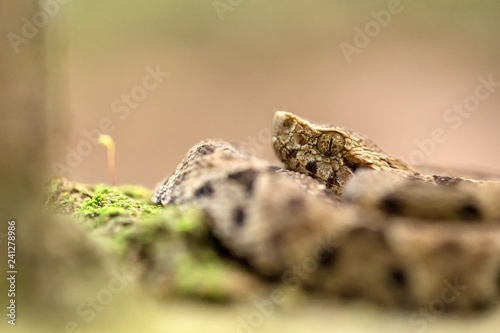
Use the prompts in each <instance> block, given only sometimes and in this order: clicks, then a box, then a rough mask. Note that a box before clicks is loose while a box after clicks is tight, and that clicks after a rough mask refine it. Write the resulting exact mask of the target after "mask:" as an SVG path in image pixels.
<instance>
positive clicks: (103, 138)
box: [97, 134, 116, 186]
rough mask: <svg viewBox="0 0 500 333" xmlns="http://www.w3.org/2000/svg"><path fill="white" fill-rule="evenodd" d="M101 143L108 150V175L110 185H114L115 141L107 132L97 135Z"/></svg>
mask: <svg viewBox="0 0 500 333" xmlns="http://www.w3.org/2000/svg"><path fill="white" fill-rule="evenodd" d="M97 142H99V143H100V144H101V145H103V146H105V147H106V149H107V150H108V170H109V177H110V178H111V185H113V186H114V185H115V183H116V182H115V142H114V141H113V138H112V137H111V136H109V135H107V134H101V135H99V139H98V140H97Z"/></svg>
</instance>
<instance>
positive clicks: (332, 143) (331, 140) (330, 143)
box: [316, 133, 344, 156]
mask: <svg viewBox="0 0 500 333" xmlns="http://www.w3.org/2000/svg"><path fill="white" fill-rule="evenodd" d="M316 147H317V148H318V150H319V151H320V153H322V154H323V155H326V156H332V155H336V154H338V153H340V152H341V151H342V149H343V148H344V137H343V136H342V135H341V134H339V133H324V134H321V136H320V137H319V139H318V143H317V144H316Z"/></svg>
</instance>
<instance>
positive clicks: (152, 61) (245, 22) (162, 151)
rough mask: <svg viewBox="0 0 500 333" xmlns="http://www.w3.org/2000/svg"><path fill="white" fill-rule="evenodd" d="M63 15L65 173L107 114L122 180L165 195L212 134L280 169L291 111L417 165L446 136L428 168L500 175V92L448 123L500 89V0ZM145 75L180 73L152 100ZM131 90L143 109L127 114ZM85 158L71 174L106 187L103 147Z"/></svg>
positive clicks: (243, 4) (201, 4) (165, 6)
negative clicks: (427, 143)
mask: <svg viewBox="0 0 500 333" xmlns="http://www.w3.org/2000/svg"><path fill="white" fill-rule="evenodd" d="M63 7H64V8H63ZM391 8H392V9H393V10H394V11H395V12H397V13H396V14H390V22H389V23H388V24H385V25H386V26H385V27H384V26H381V25H380V23H376V22H377V21H376V19H375V16H374V14H373V11H375V12H376V13H379V15H382V14H380V13H381V12H380V11H381V10H383V11H385V12H383V13H390V11H389V10H390V9H391ZM63 11H64V15H65V19H64V20H63V19H61V20H60V22H66V28H65V29H64V31H65V32H64V33H63V35H62V38H63V39H62V40H63V41H64V40H67V41H68V44H67V45H63V48H62V49H66V50H67V53H68V62H67V68H68V73H69V75H68V76H69V85H68V86H67V87H66V89H67V93H68V96H69V97H68V103H67V108H68V114H69V115H70V116H69V121H70V124H71V127H70V130H71V136H70V137H67V138H66V139H67V141H65V142H63V144H62V148H64V149H63V151H61V152H60V154H59V155H58V156H56V157H54V158H53V161H52V162H58V163H62V164H65V165H67V163H66V161H65V160H66V157H67V156H66V154H67V149H74V150H77V149H78V148H80V149H82V148H85V147H86V146H85V144H84V143H82V142H83V141H86V140H88V139H87V138H86V136H85V135H84V134H83V131H84V130H87V131H90V130H92V129H98V128H99V125H100V122H101V121H102V120H103V119H109V121H108V122H109V124H108V125H107V126H108V127H112V128H113V130H112V131H111V132H110V134H111V135H112V136H113V138H114V140H115V142H116V145H117V181H118V183H119V184H122V183H138V184H143V185H146V186H150V187H151V186H153V185H154V184H155V183H156V182H157V181H158V180H160V179H161V178H162V177H164V176H167V175H168V174H170V173H171V172H172V171H173V169H174V168H175V166H176V165H177V164H178V162H179V161H180V160H181V159H182V157H183V156H184V154H185V152H186V151H187V150H188V149H189V148H190V147H191V146H192V145H193V144H195V143H196V142H198V141H199V140H201V139H204V138H221V139H227V140H232V141H242V142H245V143H247V144H250V145H253V146H254V148H255V149H254V150H255V151H256V152H257V154H258V155H259V156H261V157H264V158H267V159H273V160H274V157H273V154H272V151H271V148H270V143H269V142H268V139H269V135H268V134H269V132H268V130H269V127H270V122H271V119H272V115H273V112H274V111H275V110H280V109H286V110H288V111H290V112H293V113H296V114H298V115H300V116H302V117H305V118H308V119H310V120H313V121H316V122H320V123H334V124H337V125H341V126H345V127H349V128H352V129H355V130H358V131H359V132H362V133H364V134H366V135H368V136H370V137H371V138H372V139H373V140H374V141H375V142H377V143H378V144H379V145H380V146H381V147H382V148H384V149H385V150H386V151H388V152H390V153H393V154H396V155H398V156H401V157H403V158H405V159H407V160H408V159H409V158H410V156H411V154H412V153H413V152H414V151H416V150H417V151H422V149H421V148H418V146H417V144H416V143H415V141H416V140H425V139H427V140H428V139H430V138H431V137H432V132H433V130H434V129H436V128H441V129H442V131H443V132H444V133H445V135H446V139H444V140H442V141H444V142H440V143H436V144H435V148H432V147H430V148H429V149H430V150H431V153H429V154H426V155H425V163H430V164H444V165H459V166H465V167H482V166H485V167H488V168H489V169H493V170H500V156H499V154H497V146H499V145H500V136H499V135H498V129H499V121H500V112H499V111H500V107H499V105H500V87H496V88H495V89H498V91H496V90H495V91H493V92H491V93H490V95H489V96H488V98H486V99H485V100H483V101H480V103H479V105H478V106H477V108H476V109H475V110H474V111H473V112H471V114H470V117H468V118H463V117H460V118H458V120H457V118H456V117H457V116H456V115H455V116H454V117H455V118H454V119H455V120H454V122H451V120H450V121H448V122H447V121H445V120H444V119H443V117H444V115H445V114H446V112H447V110H448V109H450V108H452V107H453V106H454V104H455V103H463V101H464V100H465V99H466V98H467V97H468V96H471V95H474V92H475V89H476V87H478V85H479V84H480V82H479V81H478V77H484V78H485V79H486V78H488V76H489V75H492V78H493V80H494V81H497V82H500V38H499V37H500V35H499V34H500V3H498V2H495V1H463V2H454V1H441V2H439V3H432V4H430V3H429V2H427V1H426V2H418V1H401V2H400V4H399V5H395V4H394V2H391V1H341V0H336V1H326V0H323V1H320V0H314V1H307V2H306V1H269V0H253V1H245V0H243V1H239V0H232V1H229V0H221V1H182V0H176V1H155V0H153V1H148V2H137V1H128V0H127V1H120V2H118V1H115V2H111V1H96V0H87V1H75V2H70V3H69V4H67V5H62V6H61V13H63ZM61 15H62V14H61ZM386 19H387V17H386ZM56 22H57V21H56ZM61 24H62V23H61ZM377 26H378V27H379V31H377ZM365 28H368V29H372V30H370V33H371V34H372V35H373V37H369V43H367V42H366V40H365V41H364V42H365V44H368V45H362V44H359V42H360V41H359V40H358V41H357V42H358V46H359V45H362V46H364V47H362V48H361V47H360V48H358V53H353V54H351V56H350V59H349V60H350V61H348V59H347V58H346V56H345V54H344V52H343V51H342V48H341V45H344V46H345V45H347V44H350V45H351V46H352V47H356V43H355V36H356V35H357V34H359V33H357V31H359V30H356V29H361V30H365ZM359 38H361V37H358V39H359ZM61 43H64V42H61ZM342 43H344V44H342ZM61 45H62V44H61ZM147 68H149V71H151V70H155V68H159V70H161V71H162V72H168V76H166V77H163V78H161V80H162V81H161V82H160V83H159V84H158V85H157V87H155V88H154V89H151V90H149V91H148V90H141V89H142V88H141V87H143V79H144V78H145V77H146V76H147V75H148V69H147ZM147 82H149V85H148V87H150V88H151V83H154V81H150V80H149V81H147ZM144 91H146V92H147V94H146V95H140V93H141V92H144ZM132 92H135V94H136V96H138V97H139V99H140V100H135V102H136V103H137V105H136V106H135V108H132V107H125V108H123V107H124V106H125V105H126V104H124V102H122V101H121V98H122V96H123V94H129V95H130V94H131V93H132ZM133 102H134V98H132V103H133ZM131 105H133V104H131ZM119 107H122V108H121V109H119ZM127 108H128V111H126V110H127ZM448 116H450V114H448ZM459 120H460V121H461V124H460V126H457V124H458V121H459ZM110 124H111V125H110ZM452 125H453V126H456V127H458V128H456V129H455V128H453V127H452ZM84 146H85V147H84ZM87 148H88V147H87ZM85 154H86V155H87V156H81V157H82V158H81V161H78V162H77V163H74V164H75V165H74V166H71V167H68V169H67V170H66V171H68V172H66V173H65V174H66V176H68V177H69V178H70V179H74V180H78V181H83V182H108V181H109V178H108V173H107V169H106V152H105V149H104V148H103V147H101V146H93V145H92V148H91V149H90V150H89V151H88V152H87V151H85ZM414 154H415V153H414ZM422 156H423V155H422Z"/></svg>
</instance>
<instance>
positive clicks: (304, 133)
mask: <svg viewBox="0 0 500 333" xmlns="http://www.w3.org/2000/svg"><path fill="white" fill-rule="evenodd" d="M273 148H274V151H275V153H276V155H277V156H278V158H279V159H280V160H281V161H282V162H283V163H284V164H286V166H287V167H288V168H289V169H291V170H293V171H297V172H301V173H304V174H308V175H309V176H311V177H313V178H315V179H317V180H318V181H320V182H322V183H324V184H325V185H326V186H327V187H328V188H330V189H332V190H333V191H334V192H335V193H340V192H341V191H342V189H343V187H344V186H345V183H346V182H347V181H348V180H349V179H350V178H351V177H352V175H353V174H354V172H355V171H356V170H357V169H358V168H371V169H375V170H390V169H394V168H396V169H403V170H406V171H410V170H411V169H410V168H409V167H408V166H407V165H406V164H405V163H404V162H402V161H400V160H397V159H395V158H392V157H389V156H388V155H386V154H385V153H384V152H383V151H381V150H380V148H378V147H377V145H375V144H374V143H373V142H372V141H371V140H370V139H368V138H366V137H363V136H362V135H360V134H358V133H356V132H354V131H351V130H348V129H345V128H343V127H337V126H328V125H325V126H323V125H314V124H312V123H310V122H308V121H306V120H304V119H301V118H299V117H297V116H296V115H294V114H292V113H290V112H285V111H277V112H276V113H275V115H274V118H273ZM412 171H413V170H412Z"/></svg>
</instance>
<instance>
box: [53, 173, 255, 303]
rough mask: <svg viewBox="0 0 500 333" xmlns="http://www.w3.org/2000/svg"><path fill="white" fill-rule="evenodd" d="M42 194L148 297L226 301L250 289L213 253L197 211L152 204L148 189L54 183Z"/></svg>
mask: <svg viewBox="0 0 500 333" xmlns="http://www.w3.org/2000/svg"><path fill="white" fill-rule="evenodd" d="M47 192H48V199H47V205H48V206H49V207H51V208H52V209H54V210H56V211H57V212H59V213H64V214H66V215H71V216H73V217H75V218H76V219H77V220H78V221H80V223H83V224H85V225H86V226H88V227H89V229H90V230H91V231H92V233H93V234H94V235H96V236H102V237H101V238H102V239H103V240H104V244H107V245H108V246H107V250H108V251H109V252H110V253H115V254H117V253H118V254H121V257H122V258H124V259H126V260H127V262H130V263H132V264H133V265H134V266H136V267H137V268H139V269H138V271H140V272H142V273H141V277H140V279H141V280H143V283H144V285H145V286H147V288H150V289H151V290H152V292H153V293H154V294H158V295H170V296H171V295H178V296H179V295H180V296H182V297H188V298H199V299H204V300H210V301H215V302H226V301H230V300H234V299H237V298H238V297H239V296H238V295H240V294H241V293H243V294H246V293H248V290H251V289H252V287H249V285H248V284H247V281H248V276H247V273H241V271H240V270H239V268H238V267H236V266H234V264H233V263H228V262H227V261H226V260H224V259H223V258H221V257H219V256H218V255H217V254H216V252H215V250H214V247H213V243H212V239H211V237H210V233H209V228H208V224H207V223H206V220H205V216H204V214H203V213H202V212H201V211H200V210H199V209H196V208H194V207H174V206H171V207H162V206H159V205H155V204H153V203H151V201H150V200H151V199H150V198H151V197H152V193H151V190H149V189H147V188H144V187H141V186H131V185H124V186H120V187H110V186H106V185H102V184H99V185H85V184H78V183H73V182H69V181H67V180H65V179H54V180H52V181H51V182H50V183H49V184H48V186H47Z"/></svg>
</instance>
